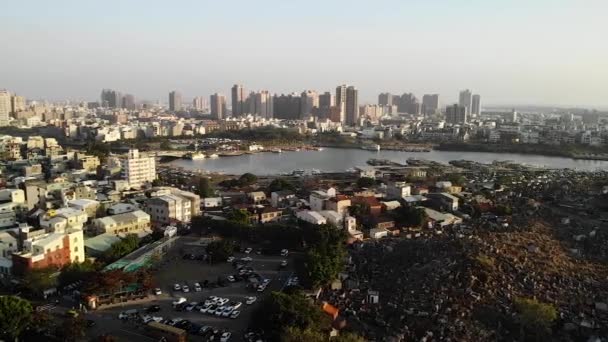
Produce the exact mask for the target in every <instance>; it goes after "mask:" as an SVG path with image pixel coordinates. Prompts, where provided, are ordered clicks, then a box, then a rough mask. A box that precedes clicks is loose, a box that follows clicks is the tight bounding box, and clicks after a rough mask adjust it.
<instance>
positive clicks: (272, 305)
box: [252, 291, 330, 342]
mask: <svg viewBox="0 0 608 342" xmlns="http://www.w3.org/2000/svg"><path fill="white" fill-rule="evenodd" d="M252 323H253V324H252V326H254V327H255V328H256V329H260V330H263V331H264V332H265V335H266V337H267V338H268V341H271V342H272V341H282V340H283V338H282V336H283V335H284V334H286V333H290V332H291V333H297V331H294V330H293V329H298V330H307V329H310V330H311V331H312V332H311V333H312V336H316V333H319V332H321V331H322V329H323V328H325V329H327V328H329V324H330V320H329V317H328V316H325V315H324V314H323V312H322V311H321V310H320V309H319V308H317V307H315V306H314V305H313V304H312V303H311V302H310V301H309V300H308V299H307V298H306V296H304V294H302V293H301V292H299V291H294V292H292V293H283V292H273V293H271V294H270V296H268V297H267V298H266V299H265V300H264V302H263V303H261V305H259V306H258V308H257V310H256V312H255V313H254V315H253V318H252ZM290 328H292V330H291V331H290ZM310 335H311V334H310V333H307V334H305V335H302V334H300V335H299V336H310ZM297 336H298V335H296V337H297ZM292 340H293V339H292ZM301 341H306V340H301Z"/></svg>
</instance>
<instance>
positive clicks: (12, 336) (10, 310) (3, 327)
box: [0, 296, 32, 341]
mask: <svg viewBox="0 0 608 342" xmlns="http://www.w3.org/2000/svg"><path fill="white" fill-rule="evenodd" d="M31 319H32V305H31V304H30V302H28V301H27V300H25V299H22V298H19V297H17V296H0V335H2V337H3V338H4V339H6V340H11V341H16V340H17V338H19V336H20V335H21V333H22V332H23V330H24V329H25V328H26V327H27V326H28V325H29V324H30V322H31Z"/></svg>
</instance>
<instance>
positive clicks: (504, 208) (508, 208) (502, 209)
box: [495, 204, 513, 216]
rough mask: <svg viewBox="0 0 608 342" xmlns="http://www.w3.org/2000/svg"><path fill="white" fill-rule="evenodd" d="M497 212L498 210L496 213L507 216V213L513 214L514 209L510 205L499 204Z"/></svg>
mask: <svg viewBox="0 0 608 342" xmlns="http://www.w3.org/2000/svg"><path fill="white" fill-rule="evenodd" d="M495 212H496V215H499V216H506V215H511V214H512V213H513V209H512V208H511V206H509V205H502V204H499V205H497V206H496V210H495Z"/></svg>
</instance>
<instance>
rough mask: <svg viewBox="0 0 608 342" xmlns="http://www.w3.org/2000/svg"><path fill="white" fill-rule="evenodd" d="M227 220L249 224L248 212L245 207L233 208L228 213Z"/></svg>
mask: <svg viewBox="0 0 608 342" xmlns="http://www.w3.org/2000/svg"><path fill="white" fill-rule="evenodd" d="M228 220H230V222H233V223H238V224H249V212H248V211H247V210H245V209H241V210H239V209H235V210H233V211H231V212H230V213H229V214H228Z"/></svg>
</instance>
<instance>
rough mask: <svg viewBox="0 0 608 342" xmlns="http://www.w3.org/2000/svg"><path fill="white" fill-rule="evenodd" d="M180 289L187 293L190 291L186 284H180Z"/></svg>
mask: <svg viewBox="0 0 608 342" xmlns="http://www.w3.org/2000/svg"><path fill="white" fill-rule="evenodd" d="M182 291H184V292H186V293H188V292H190V288H189V287H188V285H184V286H182Z"/></svg>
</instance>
